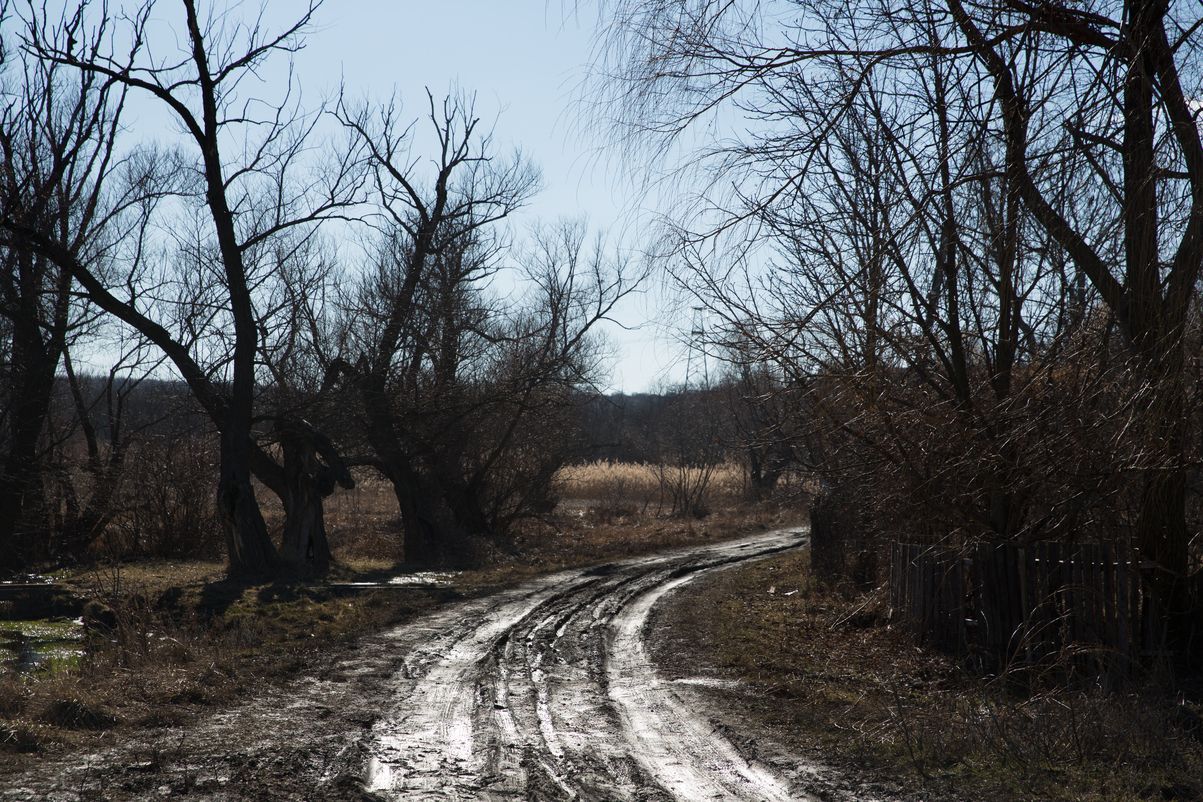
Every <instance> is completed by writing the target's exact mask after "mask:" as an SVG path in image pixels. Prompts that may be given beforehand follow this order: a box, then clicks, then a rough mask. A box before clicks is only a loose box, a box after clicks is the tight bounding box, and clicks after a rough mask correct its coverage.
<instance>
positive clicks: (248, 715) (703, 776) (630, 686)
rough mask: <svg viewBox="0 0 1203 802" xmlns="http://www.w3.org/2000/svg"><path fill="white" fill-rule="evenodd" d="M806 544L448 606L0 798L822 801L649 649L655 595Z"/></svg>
mask: <svg viewBox="0 0 1203 802" xmlns="http://www.w3.org/2000/svg"><path fill="white" fill-rule="evenodd" d="M804 542H805V535H804V534H803V533H801V532H798V531H788V532H773V533H768V534H763V535H757V536H753V537H748V538H744V539H741V540H737V541H728V542H725V543H718V544H711V545H707V546H701V547H692V548H690V549H686V550H679V551H674V552H668V553H664V554H660V555H655V556H651V557H644V558H639V559H634V560H629V561H624V562H621V563H614V564H608V565H604V566H600V567H596V568H592V569H587V570H577V571H566V572H562V573H558V574H554V575H551V576H547V577H542V578H540V579H537V580H533V581H530V582H526V583H524V584H522V585H520V586H517V587H515V588H512V589H509V590H506V591H503V592H500V593H497V594H494V595H491V596H488V597H483V598H478V599H472V600H468V601H463V602H456V603H453V604H450V605H448V606H446V607H443V608H440V609H439V610H437V611H435V612H433V613H431V614H429V615H426V616H424V617H422V618H419V619H417V620H415V621H412V622H410V623H408V624H405V625H403V626H401V627H398V628H396V629H394V630H392V631H390V632H386V633H383V634H381V635H378V636H374V637H372V638H369V639H366V640H365V641H364V642H363V643H362V644H361V647H360V648H359V650H358V651H357V652H356V653H355V654H354V655H348V656H344V657H343V658H342V659H340V660H339V661H336V662H332V663H331V665H329V666H327V667H325V669H323V670H322V671H320V672H319V673H318V675H317V676H315V677H312V678H307V679H306V680H304V681H299V682H297V683H294V684H292V685H289V686H287V687H285V688H280V689H276V690H273V691H271V692H268V693H266V694H265V696H263V697H261V698H258V699H255V700H253V701H252V702H250V703H247V704H245V705H242V706H240V707H237V708H234V709H232V710H228V711H225V712H222V713H219V714H216V715H214V716H212V717H211V718H210V719H209V720H206V721H204V722H202V723H201V724H199V725H197V726H194V727H191V728H189V729H188V730H187V731H174V730H171V729H170V728H164V729H163V730H161V731H157V732H151V733H149V734H146V735H144V736H139V737H138V738H135V739H133V740H131V741H129V742H126V743H123V744H119V745H114V746H113V747H112V748H110V749H107V750H105V751H103V752H100V753H97V754H94V755H89V756H86V758H85V759H83V760H80V759H78V756H77V757H76V758H75V759H72V760H70V761H68V760H63V761H59V762H58V763H57V765H56V764H55V761H47V762H45V763H43V764H42V765H39V766H37V767H36V768H34V769H31V770H29V771H27V772H26V773H25V774H23V775H18V776H10V777H3V778H0V799H3V800H8V799H25V798H38V799H42V798H46V799H61V800H76V799H132V798H147V797H155V796H159V797H167V796H171V797H173V798H179V797H188V798H195V799H213V800H218V799H365V798H366V799H398V800H477V799H483V800H515V799H538V800H543V799H546V800H553V799H554V800H560V799H581V800H642V801H650V800H691V802H692V801H693V800H709V799H734V800H797V799H811V798H816V797H812V796H811V794H812V793H817V794H818V795H820V796H822V797H825V798H827V797H830V796H832V794H831V792H830V790H828V791H823V790H822V789H823V788H824V786H825V785H826V784H825V783H824V781H823V777H822V771H821V770H818V769H817V768H816V767H815V766H814V765H812V764H809V763H807V762H806V761H805V760H804V759H803V758H801V757H797V756H791V755H789V754H785V753H782V752H780V751H777V752H774V751H773V750H772V749H771V748H766V747H765V746H764V745H763V744H760V745H759V746H758V747H757V748H756V749H755V750H748V749H746V748H741V746H738V745H737V744H747V743H748V742H749V741H752V740H754V739H752V738H750V737H749V733H746V732H744V733H739V732H738V731H737V730H738V727H739V722H738V720H736V721H732V717H731V711H727V712H726V714H721V713H720V712H718V711H717V710H713V709H712V708H711V707H710V706H709V704H708V700H707V693H706V691H707V688H706V682H707V680H706V678H704V677H699V678H696V679H695V680H693V681H689V680H685V681H682V680H678V681H668V680H666V679H663V678H662V677H660V676H659V675H658V674H657V672H656V670H655V668H654V666H653V665H652V664H651V662H650V659H649V657H648V651H647V648H646V638H647V637H648V626H647V625H648V621H649V616H650V615H651V614H652V612H653V610H654V609H655V607H656V604H657V602H658V601H659V600H660V599H662V598H663V597H664V596H665V595H666V594H669V593H686V592H688V589H687V587H686V586H687V585H688V583H689V582H690V581H691V580H693V579H694V578H696V577H698V576H701V575H702V574H704V573H706V572H708V571H715V570H722V569H724V568H728V567H731V566H735V565H738V564H739V563H741V562H744V561H747V560H754V559H757V558H760V557H763V556H767V555H770V554H774V553H778V552H781V551H784V550H787V549H792V548H796V547H798V546H800V545H801V544H802V543H804ZM752 735H754V733H753V734H752Z"/></svg>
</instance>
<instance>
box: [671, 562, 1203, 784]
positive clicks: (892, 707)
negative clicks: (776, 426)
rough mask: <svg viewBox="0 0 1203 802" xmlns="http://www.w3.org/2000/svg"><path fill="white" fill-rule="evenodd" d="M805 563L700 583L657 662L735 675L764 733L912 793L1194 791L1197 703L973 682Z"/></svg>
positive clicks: (1199, 775)
mask: <svg viewBox="0 0 1203 802" xmlns="http://www.w3.org/2000/svg"><path fill="white" fill-rule="evenodd" d="M808 563H809V555H808V554H806V553H805V552H801V553H791V554H788V555H783V556H779V557H774V558H770V559H767V560H764V561H760V562H757V563H755V564H753V565H751V566H748V567H744V568H739V569H733V570H730V571H724V572H718V573H716V574H712V575H710V576H706V577H702V578H700V579H699V580H697V581H696V582H695V583H694V584H693V585H691V586H690V590H689V592H688V593H681V594H677V595H675V596H673V597H670V598H669V600H668V601H667V602H666V604H665V607H664V608H663V611H662V612H661V613H660V618H659V621H658V623H659V624H660V626H659V633H660V637H659V639H658V641H657V643H656V647H655V648H656V653H657V658H658V659H659V660H660V661H661V662H662V664H663V665H665V666H666V670H668V671H669V672H670V673H675V674H677V675H679V676H686V675H696V674H697V673H698V672H699V671H701V672H703V673H709V674H712V675H714V676H718V677H723V678H727V679H735V680H739V681H740V682H741V684H742V686H743V688H744V692H742V693H739V694H737V695H734V696H732V697H731V698H730V699H729V701H730V702H731V703H732V704H733V705H739V707H740V709H741V713H742V714H743V715H748V716H751V717H752V720H754V721H755V722H757V723H758V724H759V725H761V726H763V727H765V728H766V729H767V730H768V731H769V732H770V733H771V734H772V737H773V738H774V739H775V740H777V741H778V742H781V743H783V744H785V745H786V746H788V747H789V748H791V749H793V750H797V751H799V752H801V753H803V754H806V753H810V754H812V755H813V756H814V757H815V758H816V760H818V761H820V762H823V763H826V764H828V765H833V764H834V765H835V766H837V767H839V768H841V769H843V770H845V772H844V773H846V774H848V775H852V776H856V777H858V778H861V779H864V780H868V781H878V782H879V783H880V784H882V785H884V786H886V787H891V786H892V787H894V788H897V789H899V790H901V791H904V792H907V795H913V796H915V797H921V798H928V799H931V798H936V799H980V800H993V799H998V800H1004V799H1007V800H1010V799H1048V800H1100V801H1101V800H1127V799H1132V800H1135V799H1199V798H1203V728H1201V727H1200V726H1199V725H1200V719H1199V718H1198V716H1197V711H1198V708H1197V707H1195V706H1193V705H1191V704H1189V703H1188V704H1183V703H1182V700H1181V699H1180V698H1175V697H1170V696H1166V695H1164V694H1159V693H1157V692H1155V691H1152V690H1148V691H1143V692H1133V693H1128V694H1110V695H1109V694H1104V693H1102V692H1101V691H1098V690H1092V689H1081V688H1079V689H1066V688H1052V689H1046V690H1043V691H1041V692H1038V693H1032V692H1030V691H1028V692H1020V691H1019V690H1017V689H1014V688H1007V687H1006V686H1005V685H1004V684H1003V683H1002V682H1000V681H998V680H991V679H989V678H981V677H975V676H972V675H970V674H968V673H966V672H964V671H962V670H961V669H960V668H959V667H958V665H957V664H956V662H955V661H954V660H952V659H950V658H947V657H944V656H941V655H939V654H936V653H933V652H930V651H928V650H926V649H923V648H920V647H919V646H917V645H916V644H915V642H914V641H913V640H912V639H911V638H910V637H909V636H907V635H905V634H904V633H901V632H899V631H897V630H895V629H892V628H891V627H890V626H889V625H888V623H887V622H886V621H885V620H884V618H883V616H882V615H881V614H880V613H881V605H880V603H879V600H877V599H875V598H873V597H871V596H857V595H853V594H841V593H838V592H834V591H831V590H827V589H824V588H822V587H820V586H819V585H817V584H816V583H815V582H813V581H812V580H811V577H810V576H809V568H808ZM681 654H688V655H690V662H689V664H688V665H683V664H680V663H678V662H677V658H676V657H675V656H676V655H681Z"/></svg>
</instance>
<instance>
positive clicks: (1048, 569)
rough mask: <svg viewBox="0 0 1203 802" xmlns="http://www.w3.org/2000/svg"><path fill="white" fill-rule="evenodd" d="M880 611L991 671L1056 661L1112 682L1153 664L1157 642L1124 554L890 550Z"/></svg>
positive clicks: (1136, 569) (1088, 548) (1151, 613)
mask: <svg viewBox="0 0 1203 802" xmlns="http://www.w3.org/2000/svg"><path fill="white" fill-rule="evenodd" d="M890 603H891V605H892V607H893V615H894V617H895V619H896V620H899V621H901V622H902V623H903V624H904V625H906V626H907V627H909V628H911V629H912V630H914V631H915V632H917V633H918V634H920V635H922V636H923V637H925V638H927V639H928V640H929V641H931V642H932V643H933V644H934V645H936V646H938V647H940V648H942V649H946V650H949V651H953V652H956V653H963V654H967V655H971V656H973V657H974V658H975V659H977V660H979V661H982V662H983V663H984V664H987V665H991V666H998V665H1014V664H1015V663H1016V662H1019V663H1021V664H1028V665H1036V664H1039V663H1042V662H1044V661H1047V660H1050V659H1061V660H1069V661H1071V662H1072V663H1073V664H1074V665H1075V666H1077V667H1080V668H1081V669H1083V670H1086V671H1088V672H1090V673H1092V674H1104V675H1117V676H1118V675H1123V674H1126V673H1128V672H1129V671H1130V670H1131V667H1132V666H1134V665H1137V664H1140V663H1144V662H1148V661H1149V659H1150V658H1156V657H1157V656H1159V655H1160V654H1161V644H1162V643H1163V642H1164V634H1165V633H1164V632H1163V631H1162V629H1161V625H1160V621H1161V617H1160V616H1159V615H1157V614H1156V611H1155V610H1153V609H1151V606H1152V599H1151V598H1150V597H1149V596H1148V595H1146V594H1145V593H1144V592H1143V588H1142V583H1141V577H1140V563H1139V554H1138V553H1137V551H1136V550H1135V549H1132V548H1130V547H1127V546H1115V545H1110V544H1075V545H1070V544H1063V543H1053V542H1048V543H1033V544H1028V545H1026V546H1014V545H1007V544H1004V545H987V544H981V545H978V546H975V547H968V548H966V549H964V550H961V551H956V552H953V551H948V550H942V549H940V548H938V547H934V546H930V545H914V544H904V543H895V544H893V547H892V552H891V560H890ZM1151 622H1157V623H1156V624H1152V623H1151Z"/></svg>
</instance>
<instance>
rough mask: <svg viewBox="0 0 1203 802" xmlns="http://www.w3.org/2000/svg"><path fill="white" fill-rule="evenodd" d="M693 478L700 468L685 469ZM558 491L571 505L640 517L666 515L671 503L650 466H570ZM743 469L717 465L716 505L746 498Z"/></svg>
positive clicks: (561, 475) (605, 463) (714, 479)
mask: <svg viewBox="0 0 1203 802" xmlns="http://www.w3.org/2000/svg"><path fill="white" fill-rule="evenodd" d="M685 470H686V471H687V473H689V475H690V477H691V478H694V480H695V481H696V477H697V475H698V474H700V473H701V470H702V469H701V468H687V469H685ZM556 484H557V490H558V491H559V493H560V495H561V496H562V497H563V498H564V499H566V500H568V501H570V502H571V501H578V502H580V501H587V502H590V503H592V504H594V505H598V504H600V505H611V506H614V507H626V508H630V509H632V510H634V511H638V512H641V513H653V514H655V513H659V512H662V511H664V507H665V505H666V504H667V502H668V499H667V498H666V497H665V491H664V488H663V487H662V486H661V483H660V478H659V475H658V472H657V467H656V466H655V465H652V464H649V463H634V462H609V461H606V460H599V461H597V462H586V463H582V464H579V465H568V466H566V467H564V468H562V469H561V470H560V472H559V474H558V475H557V476H556ZM745 490H746V488H745V484H744V472H743V468H742V467H741V466H739V465H736V464H733V463H725V464H722V465H717V466H715V467H714V469H713V473H712V475H711V477H710V486H709V493H710V498H711V500H712V501H713V502H715V503H716V504H719V505H730V504H734V503H737V502H738V501H740V500H741V499H742V498H743V497H744V495H745Z"/></svg>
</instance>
